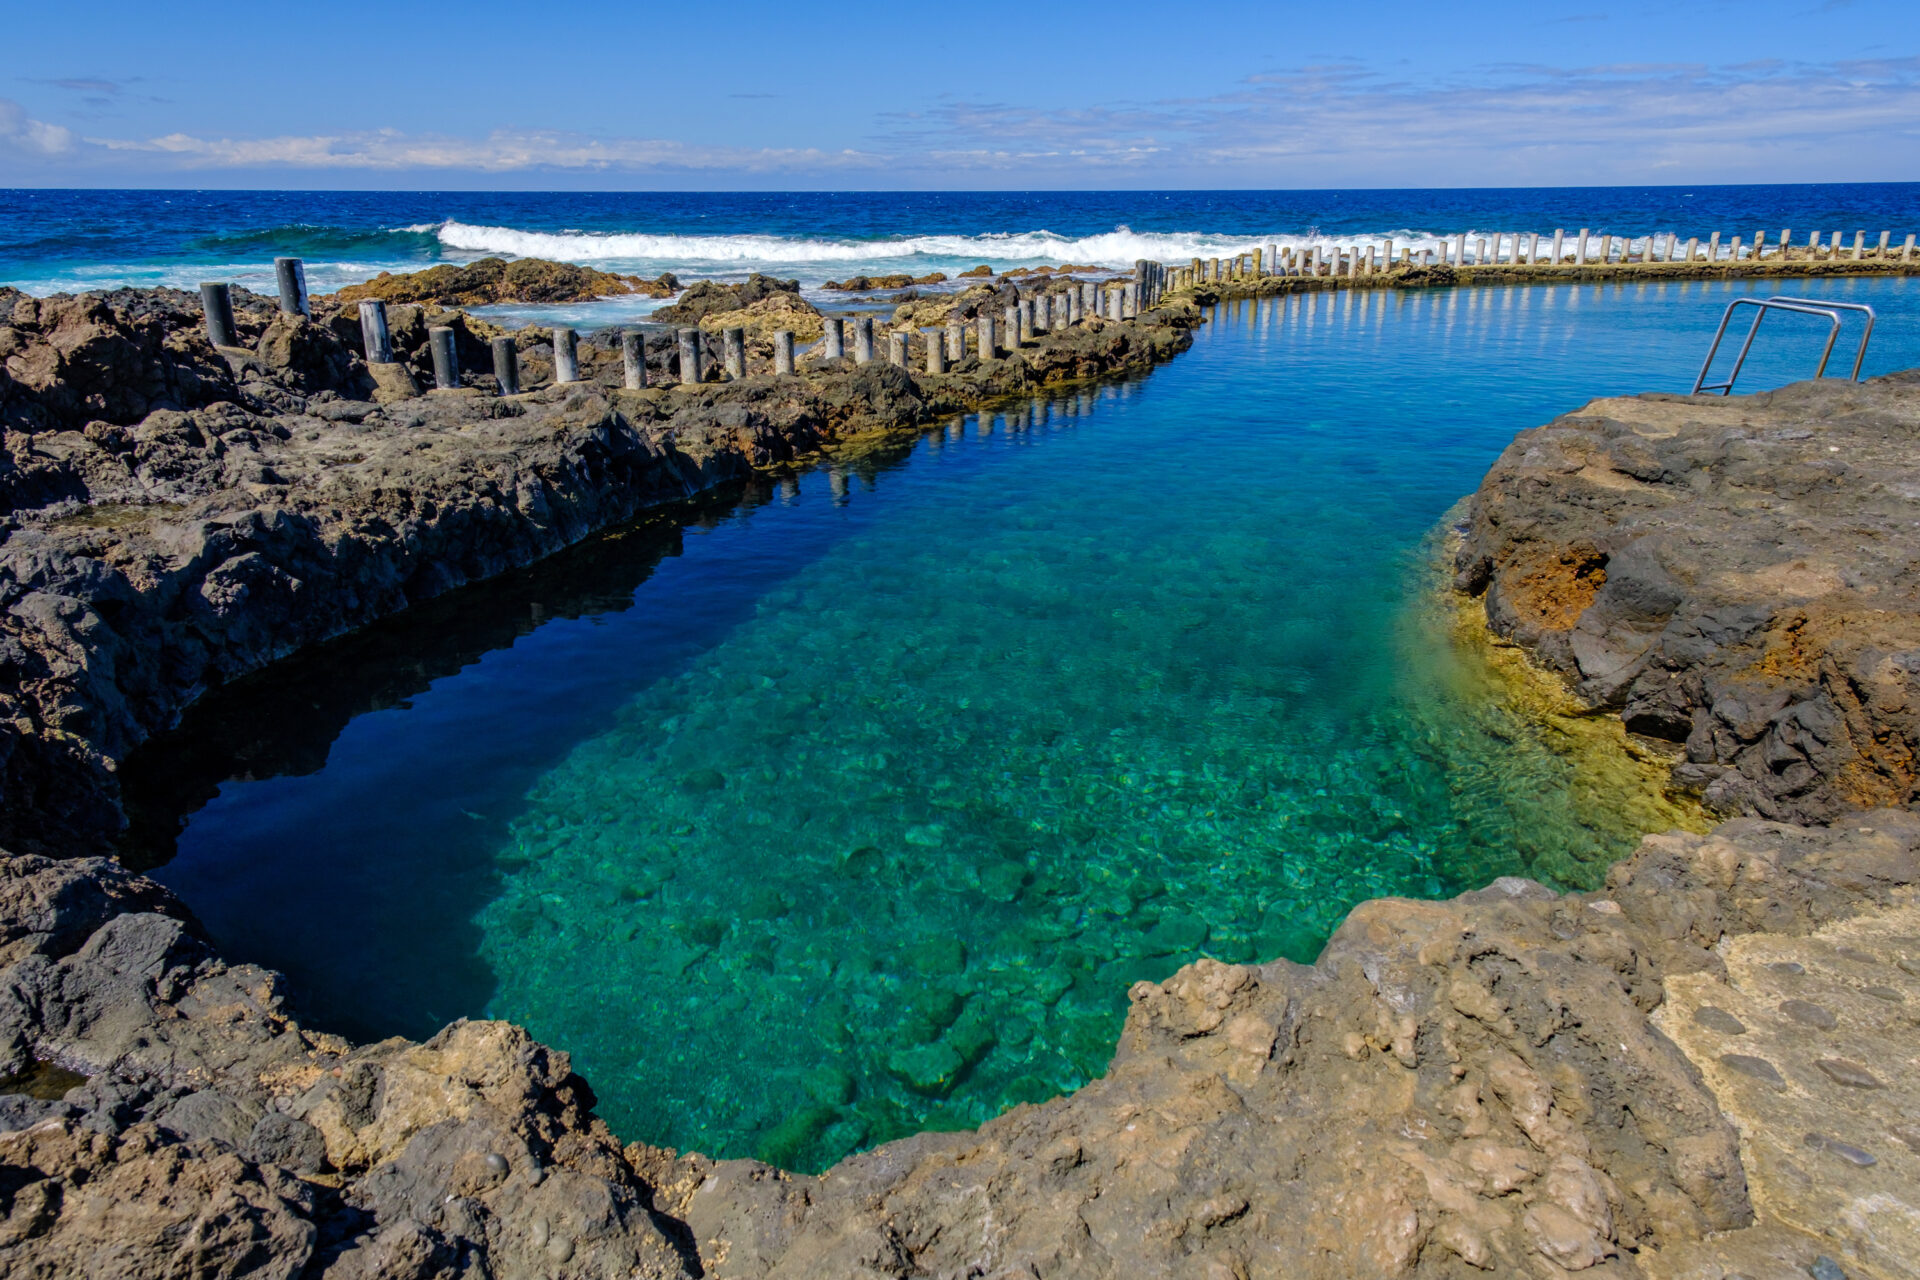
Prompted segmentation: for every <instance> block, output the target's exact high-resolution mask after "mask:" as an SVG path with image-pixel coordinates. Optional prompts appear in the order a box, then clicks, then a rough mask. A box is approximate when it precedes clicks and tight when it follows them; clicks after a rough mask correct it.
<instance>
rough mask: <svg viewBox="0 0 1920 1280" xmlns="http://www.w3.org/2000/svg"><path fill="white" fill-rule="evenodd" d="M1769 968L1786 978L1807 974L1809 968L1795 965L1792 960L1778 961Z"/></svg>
mask: <svg viewBox="0 0 1920 1280" xmlns="http://www.w3.org/2000/svg"><path fill="white" fill-rule="evenodd" d="M1767 968H1769V969H1771V970H1773V971H1774V972H1775V973H1778V974H1782V975H1784V976H1786V977H1794V976H1796V975H1799V974H1802V973H1805V972H1806V971H1807V966H1805V965H1803V964H1795V963H1794V962H1793V961H1791V960H1776V961H1774V962H1773V963H1772V964H1770V965H1768V966H1767Z"/></svg>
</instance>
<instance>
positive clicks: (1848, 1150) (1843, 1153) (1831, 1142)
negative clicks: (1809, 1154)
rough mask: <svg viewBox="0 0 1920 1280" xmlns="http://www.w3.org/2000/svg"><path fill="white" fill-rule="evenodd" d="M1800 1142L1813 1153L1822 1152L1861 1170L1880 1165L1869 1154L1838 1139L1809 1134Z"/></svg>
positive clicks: (1875, 1158) (1824, 1135)
mask: <svg viewBox="0 0 1920 1280" xmlns="http://www.w3.org/2000/svg"><path fill="white" fill-rule="evenodd" d="M1802 1141H1803V1142H1805V1143H1806V1144H1807V1145H1808V1146H1810V1147H1812V1148H1813V1149H1814V1150H1815V1151H1824V1152H1826V1153H1827V1154H1828V1155H1835V1156H1839V1157H1840V1158H1841V1159H1842V1160H1845V1161H1846V1162H1847V1163H1848V1164H1851V1165H1858V1166H1859V1167H1860V1168H1862V1169H1871V1168H1872V1167H1873V1166H1874V1165H1876V1164H1879V1163H1880V1161H1879V1159H1878V1158H1877V1157H1876V1156H1874V1155H1873V1154H1871V1153H1870V1152H1866V1151H1862V1150H1861V1149H1860V1148H1858V1147H1856V1146H1854V1145H1853V1144H1852V1143H1849V1142H1842V1141H1840V1139H1838V1138H1834V1137H1829V1136H1828V1135H1826V1134H1824V1133H1810V1134H1808V1135H1807V1136H1806V1137H1805V1138H1803V1139H1802Z"/></svg>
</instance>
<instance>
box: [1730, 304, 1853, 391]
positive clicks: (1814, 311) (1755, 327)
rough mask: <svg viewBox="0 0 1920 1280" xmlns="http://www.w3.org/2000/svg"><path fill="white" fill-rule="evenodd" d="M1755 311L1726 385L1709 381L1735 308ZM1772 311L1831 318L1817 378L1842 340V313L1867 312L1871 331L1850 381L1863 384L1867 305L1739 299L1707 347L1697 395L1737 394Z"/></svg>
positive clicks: (1824, 372)
mask: <svg viewBox="0 0 1920 1280" xmlns="http://www.w3.org/2000/svg"><path fill="white" fill-rule="evenodd" d="M1736 307H1752V308H1754V313H1753V323H1752V324H1751V325H1749V326H1748V327H1747V339H1746V341H1745V342H1742V343H1741V344H1740V355H1739V357H1738V358H1737V359H1735V360H1734V362H1733V372H1732V373H1730V374H1728V375H1727V380H1726V381H1725V382H1715V383H1712V384H1709V383H1708V382H1707V371H1708V370H1709V369H1711V368H1713V357H1714V356H1715V355H1717V354H1719V351H1720V340H1721V339H1722V338H1724V337H1726V336H1727V323H1728V322H1729V321H1731V320H1732V319H1733V312H1734V308H1736ZM1769 311H1790V312H1793V313H1795V314H1798V315H1803V316H1825V317H1826V318H1827V345H1826V346H1825V347H1824V348H1822V349H1821V352H1820V367H1819V368H1817V369H1815V370H1814V371H1813V376H1814V377H1816V378H1820V377H1825V376H1826V372H1827V360H1828V358H1829V357H1830V356H1832V355H1833V344H1834V343H1835V342H1836V341H1838V339H1839V337H1840V313H1841V312H1842V311H1861V312H1865V313H1866V317H1867V331H1866V332H1865V333H1863V334H1861V335H1860V350H1859V351H1857V352H1855V353H1854V357H1853V373H1852V374H1851V375H1850V378H1851V380H1852V381H1854V382H1858V381H1860V366H1861V364H1863V363H1864V362H1865V361H1866V358H1867V339H1868V338H1871V337H1872V336H1873V320H1874V315H1873V308H1872V307H1869V306H1867V305H1866V304H1865V303H1863V302H1816V301H1815V300H1813V299H1812V298H1783V297H1773V298H1735V299H1734V300H1733V301H1732V302H1729V303H1728V304H1727V309H1726V311H1725V312H1724V313H1723V314H1722V315H1721V317H1720V327H1719V328H1718V329H1716V330H1715V331H1714V334H1713V345H1712V346H1710V347H1708V348H1707V358H1706V360H1705V361H1704V362H1702V364H1701V365H1700V376H1699V377H1697V378H1695V379H1694V380H1693V394H1694V395H1696V396H1697V395H1699V394H1700V393H1701V392H1703V391H1718V392H1719V393H1720V394H1721V395H1723V396H1727V395H1732V394H1733V384H1734V381H1735V380H1736V379H1737V378H1739V376H1740V366H1741V365H1743V364H1745V363H1746V362H1747V352H1748V351H1750V350H1752V348H1753V339H1754V337H1755V335H1757V334H1758V333H1759V332H1760V322H1761V321H1762V320H1765V319H1766V318H1767V312H1769Z"/></svg>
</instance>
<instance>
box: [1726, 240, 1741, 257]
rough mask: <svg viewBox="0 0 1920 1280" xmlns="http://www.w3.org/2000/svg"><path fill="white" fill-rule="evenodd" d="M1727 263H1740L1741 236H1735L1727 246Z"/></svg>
mask: <svg viewBox="0 0 1920 1280" xmlns="http://www.w3.org/2000/svg"><path fill="white" fill-rule="evenodd" d="M1727 261H1728V262H1735V263H1737V262H1739V261H1740V237H1739V236H1735V237H1734V238H1733V239H1732V240H1731V241H1729V242H1728V244H1727Z"/></svg>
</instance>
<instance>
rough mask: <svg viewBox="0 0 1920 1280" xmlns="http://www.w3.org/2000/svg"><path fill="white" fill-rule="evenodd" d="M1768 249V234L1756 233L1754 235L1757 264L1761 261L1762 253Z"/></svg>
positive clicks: (1754, 251)
mask: <svg viewBox="0 0 1920 1280" xmlns="http://www.w3.org/2000/svg"><path fill="white" fill-rule="evenodd" d="M1766 247H1767V233H1766V232H1764V231H1756V232H1754V233H1753V260H1754V261H1755V262H1758V261H1760V253H1761V251H1762V250H1764V249H1765V248H1766Z"/></svg>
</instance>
